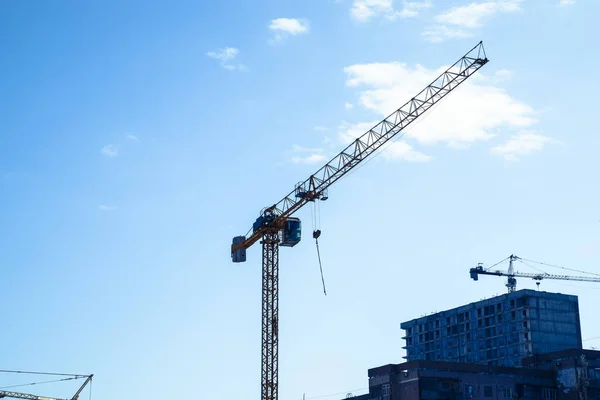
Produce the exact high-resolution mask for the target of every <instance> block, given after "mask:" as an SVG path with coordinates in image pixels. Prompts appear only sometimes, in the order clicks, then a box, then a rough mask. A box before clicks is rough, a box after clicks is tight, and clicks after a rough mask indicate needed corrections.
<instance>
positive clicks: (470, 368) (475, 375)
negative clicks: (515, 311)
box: [346, 349, 600, 400]
mask: <svg viewBox="0 0 600 400" xmlns="http://www.w3.org/2000/svg"><path fill="white" fill-rule="evenodd" d="M523 364H524V365H527V366H526V367H500V366H489V365H482V364H468V363H455V362H445V361H425V360H418V361H409V362H406V363H403V364H389V365H384V366H381V367H377V368H372V369H370V370H369V393H367V394H364V395H360V396H354V397H352V396H351V395H348V396H347V397H346V398H352V399H353V400H598V399H600V352H599V351H591V350H582V349H571V350H566V351H561V352H555V353H550V354H543V355H536V356H531V357H528V358H526V359H524V360H523Z"/></svg>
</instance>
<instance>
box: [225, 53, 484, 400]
mask: <svg viewBox="0 0 600 400" xmlns="http://www.w3.org/2000/svg"><path fill="white" fill-rule="evenodd" d="M487 62H488V59H487V57H486V54H485V50H484V48H483V43H482V42H479V43H478V44H477V45H476V46H475V47H473V48H472V49H471V50H470V51H469V52H468V53H467V54H465V55H464V56H463V57H461V58H460V59H459V60H458V61H456V62H455V63H454V64H452V66H450V67H449V68H448V69H447V70H446V71H445V72H443V73H442V74H441V75H440V76H438V77H437V78H436V79H435V80H434V81H433V82H432V83H431V84H429V85H428V86H427V87H426V88H424V89H423V90H422V91H421V92H420V93H418V94H417V95H416V96H415V97H413V98H412V99H410V100H409V101H408V102H407V103H406V104H404V105H403V106H402V107H400V108H399V109H398V110H396V111H394V112H393V113H392V114H390V115H389V116H388V117H387V118H385V119H384V120H382V121H381V122H379V123H378V124H377V125H375V126H374V127H373V128H372V129H370V130H369V131H368V132H366V133H364V134H363V135H362V136H360V137H359V138H357V139H356V140H354V141H353V142H352V143H351V144H350V145H348V147H346V148H345V149H344V150H342V152H340V153H339V154H338V155H336V156H335V157H334V158H333V159H332V160H331V161H329V162H328V163H327V164H325V165H324V166H323V167H321V169H319V170H318V171H317V172H316V173H314V174H313V175H311V176H310V177H308V179H306V180H305V181H304V182H300V183H299V184H297V185H296V187H295V188H294V190H292V191H291V192H290V193H289V194H288V195H287V196H285V197H284V198H283V199H281V200H280V201H279V202H277V203H275V204H273V205H272V206H269V207H266V208H265V209H263V210H262V211H261V213H260V215H259V216H258V218H257V219H256V221H255V222H254V224H253V226H252V229H251V230H250V231H249V232H248V234H249V236H248V235H247V236H236V237H234V238H233V244H232V246H231V258H232V260H233V262H244V261H246V249H248V248H249V247H250V246H252V245H253V244H254V243H256V242H257V241H259V240H260V241H261V244H262V357H261V399H262V400H277V398H278V397H277V394H278V334H279V332H278V313H279V247H280V246H288V247H293V246H295V245H296V244H298V243H299V242H300V239H301V223H300V220H299V219H298V218H293V217H292V215H293V214H294V213H295V212H296V211H298V210H299V209H300V208H302V207H303V206H304V205H306V204H307V203H309V202H314V201H317V200H327V198H328V195H327V192H328V188H329V187H330V186H331V185H332V184H334V183H335V182H336V181H337V180H339V179H340V178H341V177H343V176H344V175H346V174H347V173H348V172H350V171H351V170H352V169H353V168H354V167H356V166H357V165H358V164H360V163H361V162H362V161H363V160H365V159H367V158H368V157H369V156H370V155H371V154H373V153H374V152H376V151H377V150H379V149H381V148H382V146H383V145H385V144H386V143H387V142H388V141H389V140H391V139H393V138H394V137H400V136H402V134H403V131H404V129H405V128H406V127H407V126H409V125H410V124H411V123H412V122H413V121H415V120H416V119H417V118H419V117H420V116H421V115H422V114H423V113H424V112H425V111H427V110H428V109H430V108H431V107H432V106H433V105H434V104H436V103H438V102H439V101H440V100H442V99H443V98H444V97H445V96H446V95H448V94H449V93H450V92H451V91H452V90H454V89H455V88H456V87H457V86H458V85H460V84H461V83H462V82H464V81H465V80H466V79H468V78H469V77H470V76H471V75H472V74H473V73H475V72H476V71H477V70H479V68H481V67H483V66H484V65H485V64H486V63H487ZM250 232H251V233H250ZM316 236H317V235H315V237H316Z"/></svg>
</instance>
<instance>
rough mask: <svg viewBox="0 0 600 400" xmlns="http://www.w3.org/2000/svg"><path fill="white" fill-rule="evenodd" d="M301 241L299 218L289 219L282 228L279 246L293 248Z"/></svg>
mask: <svg viewBox="0 0 600 400" xmlns="http://www.w3.org/2000/svg"><path fill="white" fill-rule="evenodd" d="M301 239H302V222H301V221H300V218H295V217H290V218H288V219H287V220H286V221H285V224H284V226H283V232H282V238H281V243H280V245H281V246H286V247H294V246H295V245H297V244H298V243H300V240H301Z"/></svg>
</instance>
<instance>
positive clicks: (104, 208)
mask: <svg viewBox="0 0 600 400" xmlns="http://www.w3.org/2000/svg"><path fill="white" fill-rule="evenodd" d="M98 208H99V209H100V210H102V211H113V210H116V209H117V207H115V206H107V205H105V204H100V205H99V206H98Z"/></svg>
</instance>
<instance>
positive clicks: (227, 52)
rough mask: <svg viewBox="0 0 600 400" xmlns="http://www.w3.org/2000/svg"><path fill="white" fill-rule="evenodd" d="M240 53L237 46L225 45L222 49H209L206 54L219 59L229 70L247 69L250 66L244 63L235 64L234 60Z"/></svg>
mask: <svg viewBox="0 0 600 400" xmlns="http://www.w3.org/2000/svg"><path fill="white" fill-rule="evenodd" d="M239 53H240V51H239V50H238V49H236V48H235V47H224V48H222V49H218V50H213V51H209V52H207V53H206V55H207V56H208V57H210V58H214V59H215V60H219V61H220V63H221V66H222V67H223V68H225V69H227V70H229V71H236V70H237V71H247V70H248V68H247V67H246V66H245V65H244V64H233V63H231V61H233V60H234V59H235V58H236V57H237V55H238V54H239Z"/></svg>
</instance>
